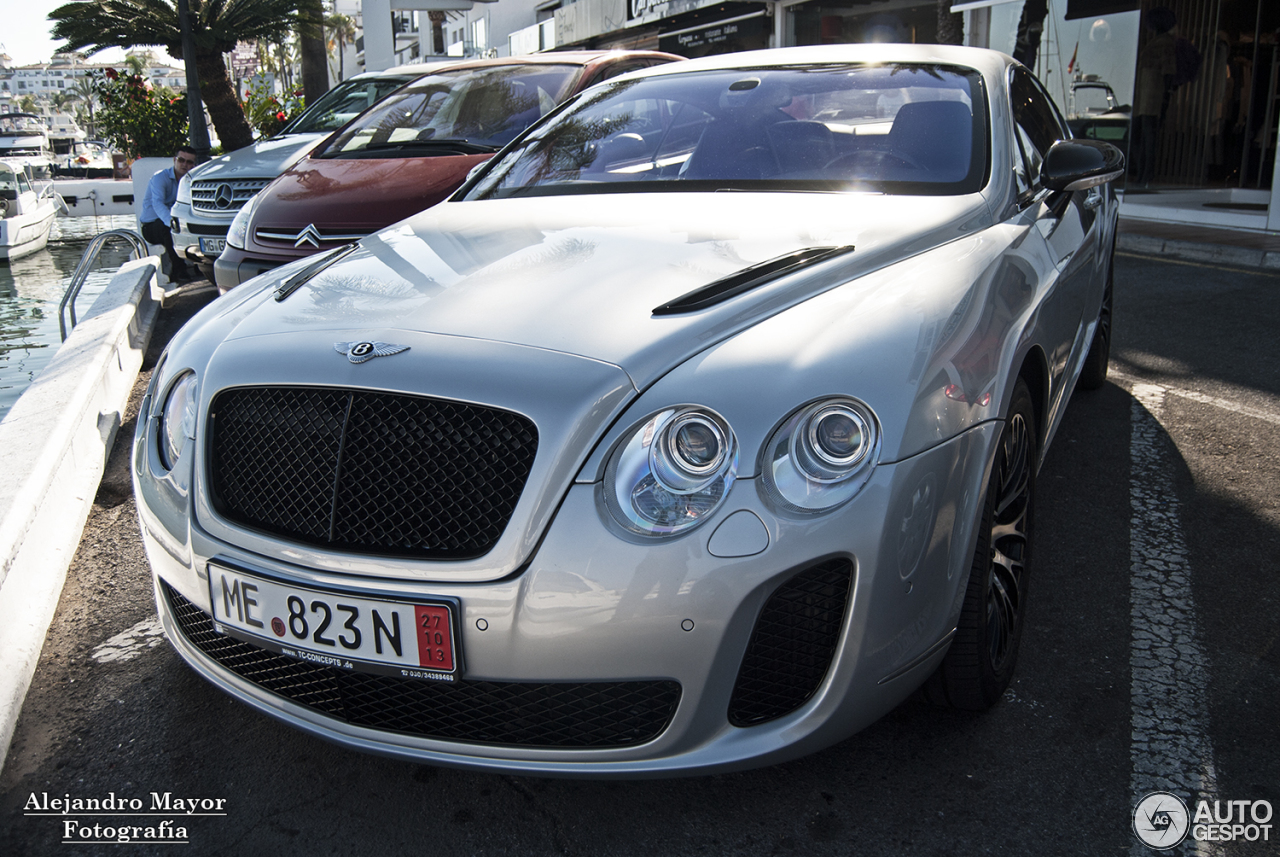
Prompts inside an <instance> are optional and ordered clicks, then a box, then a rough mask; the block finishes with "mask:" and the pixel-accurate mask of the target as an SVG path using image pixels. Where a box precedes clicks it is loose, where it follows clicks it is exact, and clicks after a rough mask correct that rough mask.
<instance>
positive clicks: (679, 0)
mask: <svg viewBox="0 0 1280 857" xmlns="http://www.w3.org/2000/svg"><path fill="white" fill-rule="evenodd" d="M723 2H724V0H627V20H628V22H630V23H636V24H644V23H649V22H651V21H660V20H662V19H663V18H674V17H675V16H676V15H683V14H684V13H685V12H695V11H697V10H698V9H704V8H706V7H707V6H718V5H720V4H721V3H723Z"/></svg>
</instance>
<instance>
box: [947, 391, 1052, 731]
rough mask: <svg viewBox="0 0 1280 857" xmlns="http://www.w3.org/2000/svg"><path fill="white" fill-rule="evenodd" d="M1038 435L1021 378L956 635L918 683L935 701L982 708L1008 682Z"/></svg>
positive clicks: (1018, 634)
mask: <svg viewBox="0 0 1280 857" xmlns="http://www.w3.org/2000/svg"><path fill="white" fill-rule="evenodd" d="M1038 437H1039V435H1038V434H1037V433H1036V420H1035V410H1034V408H1033V407H1032V403H1031V393H1030V390H1029V389H1028V388H1027V385H1026V382H1025V381H1023V380H1022V379H1021V378H1019V379H1018V381H1017V384H1016V385H1015V386H1014V391H1013V400H1012V402H1011V403H1010V407H1009V417H1008V419H1007V420H1006V422H1005V424H1004V428H1003V429H1002V430H1001V433H1000V440H999V442H998V444H997V447H996V456H995V462H994V463H993V465H992V468H991V476H990V478H989V481H988V482H987V488H986V495H985V497H984V499H983V503H982V518H981V520H980V521H979V524H978V526H979V532H978V543H977V547H976V548H975V550H974V555H973V564H972V566H971V568H970V569H969V582H968V584H967V585H966V589H965V597H964V604H963V606H962V607H961V610H960V621H959V622H958V624H957V626H956V634H955V637H954V639H953V640H952V641H951V648H950V649H949V650H948V651H947V654H946V656H945V657H944V658H943V660H942V663H941V664H940V665H939V667H938V669H937V671H936V672H935V673H934V674H933V675H932V676H931V677H930V678H929V680H928V681H927V682H926V683H925V686H924V688H923V690H924V695H925V698H926V699H928V700H929V701H930V702H933V703H935V704H939V705H946V706H949V707H952V708H959V709H963V710H967V711H985V710H987V709H988V708H990V707H991V706H993V705H995V704H996V702H997V701H999V699H1000V697H1001V695H1003V694H1004V692H1005V690H1006V689H1007V688H1008V687H1009V683H1010V682H1011V681H1012V680H1013V670H1014V666H1015V664H1016V663H1017V660H1018V644H1019V642H1020V640H1021V638H1022V625H1023V618H1024V615H1025V613H1026V599H1027V580H1028V569H1029V565H1030V560H1031V552H1032V551H1031V544H1032V532H1033V520H1034V516H1033V511H1034V505H1033V499H1034V495H1035V482H1036V475H1035V469H1036V461H1037V455H1036V449H1037V445H1038V444H1037V438H1038Z"/></svg>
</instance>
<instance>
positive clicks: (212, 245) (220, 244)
mask: <svg viewBox="0 0 1280 857" xmlns="http://www.w3.org/2000/svg"><path fill="white" fill-rule="evenodd" d="M225 249H227V239H225V238H201V239H200V252H201V253H203V254H205V255H206V256H220V255H222V251H223V250H225Z"/></svg>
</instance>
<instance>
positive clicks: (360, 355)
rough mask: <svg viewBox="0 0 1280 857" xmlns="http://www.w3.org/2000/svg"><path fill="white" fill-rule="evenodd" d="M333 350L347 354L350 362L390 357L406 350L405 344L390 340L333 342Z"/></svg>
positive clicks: (407, 348)
mask: <svg viewBox="0 0 1280 857" xmlns="http://www.w3.org/2000/svg"><path fill="white" fill-rule="evenodd" d="M333 350H334V351H336V352H338V353H339V354H345V355H347V359H348V360H350V361H351V362H352V363H364V362H365V361H366V360H372V359H373V358H375V357H390V356H391V355H392V354H399V353H400V352H401V351H408V350H409V346H407V345H392V344H391V343H390V342H335V343H333Z"/></svg>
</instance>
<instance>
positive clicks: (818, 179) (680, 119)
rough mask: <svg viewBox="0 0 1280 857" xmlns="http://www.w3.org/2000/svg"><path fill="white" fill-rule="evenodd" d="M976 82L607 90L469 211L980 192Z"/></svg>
mask: <svg viewBox="0 0 1280 857" xmlns="http://www.w3.org/2000/svg"><path fill="white" fill-rule="evenodd" d="M987 150H988V142H987V120H986V101H985V96H984V94H983V89H982V84H981V77H980V75H979V74H978V73H977V72H976V71H974V70H972V69H965V68H958V67H949V66H940V65H932V64H928V65H925V64H875V65H863V64H850V63H840V64H814V65H805V66H789V67H762V68H736V69H721V70H713V71H691V72H676V73H670V74H658V75H655V76H650V77H644V78H639V79H631V80H620V81H617V82H614V83H607V84H604V85H602V86H600V87H596V88H594V89H591V90H588V91H587V92H586V93H585V94H584V95H583V96H581V98H580V99H579V101H578V102H576V103H574V104H573V105H571V106H570V108H569V109H567V110H565V111H564V112H562V113H560V114H559V115H557V116H556V117H555V118H554V119H552V120H551V121H549V122H547V123H546V124H545V125H542V126H540V127H538V128H536V129H534V131H533V132H531V134H530V135H528V136H527V137H526V138H525V139H524V140H522V141H521V142H520V143H519V144H518V145H517V146H516V147H515V148H513V149H511V150H509V151H508V152H506V153H504V155H503V156H502V157H501V158H499V159H497V160H495V161H493V162H492V163H491V164H490V165H489V166H488V167H487V168H486V169H485V171H484V172H483V173H482V175H481V176H480V177H479V179H478V180H477V182H476V183H475V185H473V186H472V187H471V189H470V190H468V191H467V192H466V196H465V198H466V199H487V198H497V197H508V196H531V195H551V194H565V193H613V192H639V191H644V192H649V191H679V190H688V191H703V190H720V189H744V190H819V191H838V190H849V189H869V190H875V191H880V192H885V193H915V194H920V193H927V194H958V193H973V192H976V191H977V190H979V189H980V188H981V186H982V183H983V179H984V177H985V173H986V163H987Z"/></svg>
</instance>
